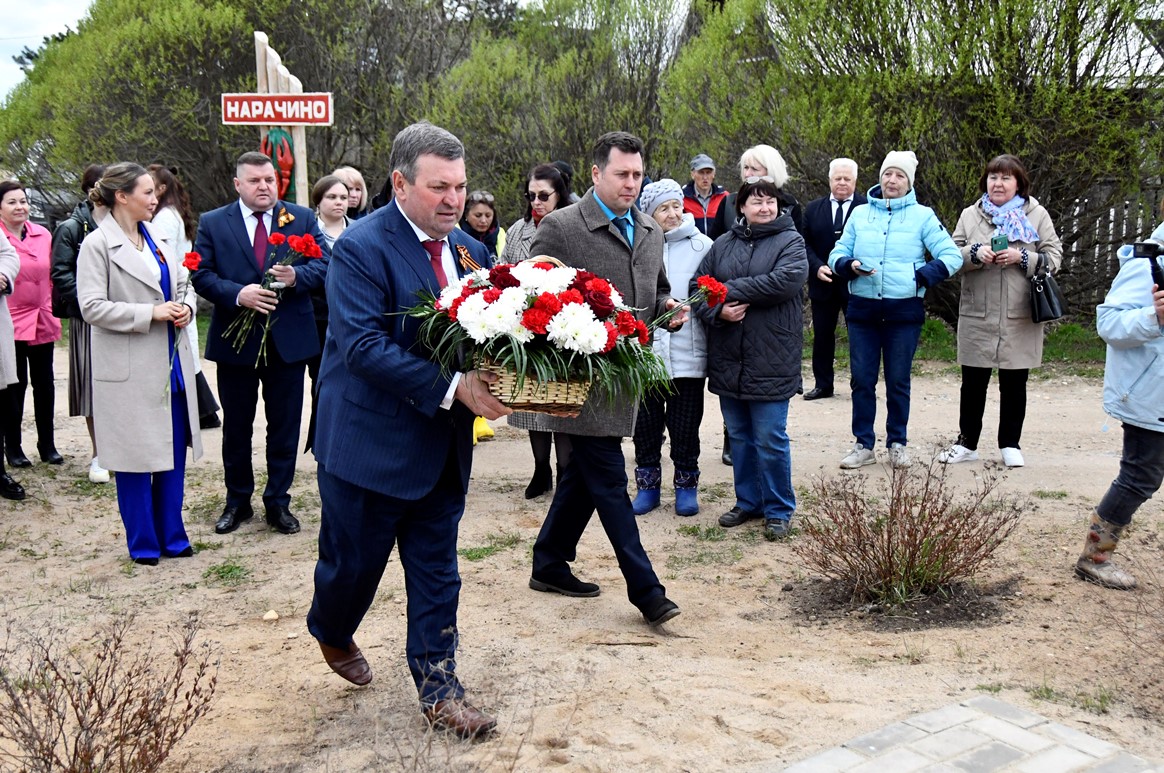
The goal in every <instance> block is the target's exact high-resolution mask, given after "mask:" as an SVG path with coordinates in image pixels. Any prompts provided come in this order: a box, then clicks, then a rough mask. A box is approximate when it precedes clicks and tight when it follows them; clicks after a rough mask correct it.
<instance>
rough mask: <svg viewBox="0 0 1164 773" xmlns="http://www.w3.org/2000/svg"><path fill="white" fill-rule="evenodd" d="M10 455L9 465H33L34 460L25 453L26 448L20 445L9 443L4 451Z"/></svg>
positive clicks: (7, 455)
mask: <svg viewBox="0 0 1164 773" xmlns="http://www.w3.org/2000/svg"><path fill="white" fill-rule="evenodd" d="M4 455H5V456H6V457H8V466H9V467H31V466H32V460H31V459H29V458H28V457H27V456H25V455H24V449H22V448H21V447H20V446H18V445H11V444H9V445H8V450H7V451H5V452H4Z"/></svg>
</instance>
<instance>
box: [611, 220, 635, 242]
mask: <svg viewBox="0 0 1164 773" xmlns="http://www.w3.org/2000/svg"><path fill="white" fill-rule="evenodd" d="M614 224H615V225H616V226H617V227H618V230H619V232H620V233H621V234H622V238H623V239H624V240H625V241H626V244H627V246H628V247H630V246H631V235H630V218H629V217H627V216H626V215H622V216H621V217H616V218H615V219H614Z"/></svg>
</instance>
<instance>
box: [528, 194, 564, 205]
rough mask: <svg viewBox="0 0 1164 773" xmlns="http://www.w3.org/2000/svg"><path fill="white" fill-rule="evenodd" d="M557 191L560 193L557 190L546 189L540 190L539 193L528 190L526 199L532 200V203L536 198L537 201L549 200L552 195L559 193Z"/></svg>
mask: <svg viewBox="0 0 1164 773" xmlns="http://www.w3.org/2000/svg"><path fill="white" fill-rule="evenodd" d="M557 193H558V192H557V191H550V192H549V193H546V192H545V191H538V192H537V193H534V192H533V191H526V192H525V200H526V201H528V202H531V203H532V202H533V201H534V200H535V199H536V200H537V201H549V200H550V196H555V195H557Z"/></svg>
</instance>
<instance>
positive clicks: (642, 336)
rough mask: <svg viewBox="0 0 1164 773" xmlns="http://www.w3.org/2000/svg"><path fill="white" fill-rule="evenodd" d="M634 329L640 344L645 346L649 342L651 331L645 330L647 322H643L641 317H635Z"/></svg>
mask: <svg viewBox="0 0 1164 773" xmlns="http://www.w3.org/2000/svg"><path fill="white" fill-rule="evenodd" d="M635 330H637V331H638V334H639V343H640V344H642V345H643V346H646V345H647V344H649V343H650V342H651V331H650V330H647V323H646V322H643V321H642V320H641V319H636V320H635Z"/></svg>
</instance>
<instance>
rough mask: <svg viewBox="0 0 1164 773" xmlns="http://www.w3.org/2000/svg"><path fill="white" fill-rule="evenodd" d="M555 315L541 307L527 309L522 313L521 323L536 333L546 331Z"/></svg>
mask: <svg viewBox="0 0 1164 773" xmlns="http://www.w3.org/2000/svg"><path fill="white" fill-rule="evenodd" d="M552 316H553V315H552V314H550V313H549V312H548V311H545V310H544V309H539V308H536V307H535V308H532V309H526V310H525V311H524V312H522V315H521V325H522V327H524V328H525V329H526V330H530V331H532V332H534V333H545V332H546V325H548V324H550V318H551V317H552Z"/></svg>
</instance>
